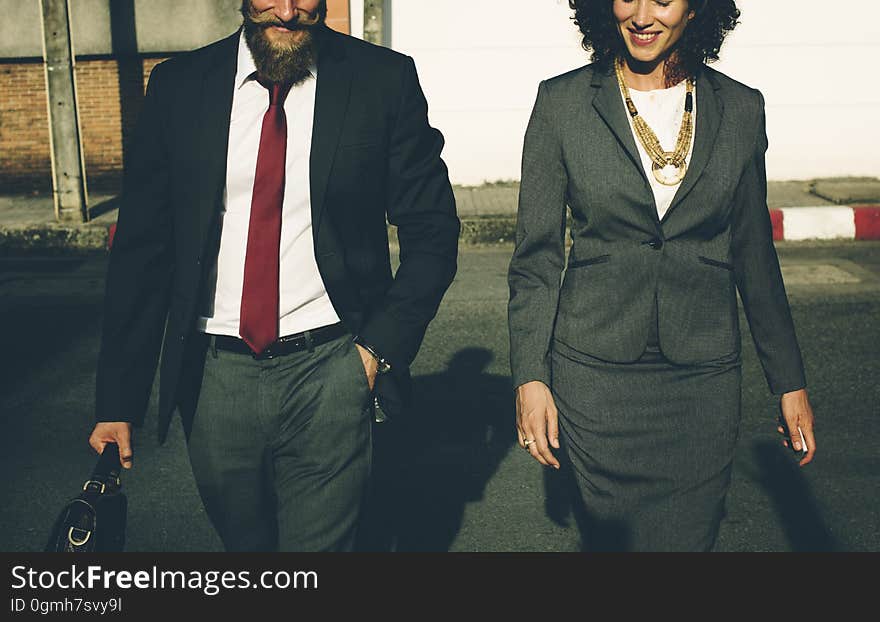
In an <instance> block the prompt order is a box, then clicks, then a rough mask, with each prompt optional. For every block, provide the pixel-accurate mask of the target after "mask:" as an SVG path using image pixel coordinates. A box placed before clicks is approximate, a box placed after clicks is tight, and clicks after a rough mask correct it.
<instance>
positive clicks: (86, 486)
mask: <svg viewBox="0 0 880 622" xmlns="http://www.w3.org/2000/svg"><path fill="white" fill-rule="evenodd" d="M89 484H97V485H99V486H100V487H101V489H100V490H99V491H98V494H99V495H103V494H104V491H105V490H106V489H107V484H105V483H104V482H99V481H98V480H96V479H90V480H89V481H87V482H86V483H85V484H83V490H84V491H88V489H89Z"/></svg>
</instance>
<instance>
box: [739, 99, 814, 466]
mask: <svg viewBox="0 0 880 622" xmlns="http://www.w3.org/2000/svg"><path fill="white" fill-rule="evenodd" d="M756 108H757V113H756V114H757V117H758V119H759V123H758V131H757V133H756V136H755V146H754V150H753V153H752V157H751V159H750V161H749V163H748V164H747V166H746V169H745V171H744V172H743V174H742V177H741V178H740V181H739V186H738V187H737V190H736V195H735V199H734V201H735V202H734V207H733V227H732V254H733V267H734V275H735V277H736V285H737V289H738V290H739V293H740V297H741V298H742V301H743V307H744V308H745V312H746V318H747V319H748V322H749V328H750V329H751V332H752V338H753V340H754V342H755V349H756V350H757V352H758V358H759V360H760V361H761V366H762V367H763V369H764V375H765V377H766V378H767V383H768V384H769V385H770V390H771V391H772V392H773V393H774V394H775V395H781V396H782V398H781V402H780V408H781V411H782V415H783V416H784V418H785V420H786V422H787V423H788V426H789V429H791V430H792V434H793V437H794V438H793V439H792V440H793V441H794V440H797V443H796V445H799V444H800V440H799V435H798V433H797V428H800V429H801V430H802V431H803V433H804V436H805V437H806V441H807V447H808V450H809V451H808V453H807V455H806V456H805V457H804V459H803V460H802V461H801V464H802V465H803V464H806V463H808V462H810V460H812V458H813V454H814V453H815V450H816V443H815V438H814V436H813V413H812V409H811V408H810V405H809V400H808V399H807V394H806V390H805V388H804V387H805V386H806V379H805V375H804V364H803V360H802V358H801V350H800V346H799V345H798V342H797V336H796V334H795V329H794V322H793V321H792V318H791V309H790V307H789V304H788V297H787V296H786V293H785V285H784V284H783V281H782V272H781V270H780V269H779V258H778V257H777V255H776V248H775V247H774V245H773V226H772V223H771V221H770V211H769V210H768V208H767V172H766V167H765V160H764V154H765V153H766V151H767V131H766V118H765V114H764V98H763V96H762V95H761V94H760V93H758V103H757V106H756Z"/></svg>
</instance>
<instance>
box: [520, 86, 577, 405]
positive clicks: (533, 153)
mask: <svg viewBox="0 0 880 622" xmlns="http://www.w3.org/2000/svg"><path fill="white" fill-rule="evenodd" d="M550 106H551V102H550V95H549V94H548V92H547V86H546V83H544V82H542V83H541V85H540V87H539V88H538V98H537V101H536V102H535V107H534V109H533V111H532V116H531V119H530V120H529V125H528V129H527V130H526V136H525V145H524V147H523V158H522V177H521V182H520V190H519V209H518V211H517V223H516V249H515V250H514V252H513V258H512V259H511V261H510V268H509V271H508V284H509V286H510V302H509V304H508V325H509V329H510V366H511V370H512V372H513V385H514V386H515V387H517V386H520V385H521V384H524V383H526V382H529V381H533V380H539V381H541V382H543V383H544V384H546V385H548V386H549V384H550V364H549V358H548V357H549V351H550V340H551V338H552V336H553V323H554V320H555V318H556V307H557V304H558V301H559V288H560V277H561V274H562V270H563V267H564V264H565V245H564V236H565V209H566V208H565V192H566V187H567V185H568V175H567V173H566V170H565V164H564V162H563V159H562V145H561V142H560V140H559V135H558V132H557V131H556V129H555V127H554V124H553V120H552V116H551V115H552V111H551V110H550Z"/></svg>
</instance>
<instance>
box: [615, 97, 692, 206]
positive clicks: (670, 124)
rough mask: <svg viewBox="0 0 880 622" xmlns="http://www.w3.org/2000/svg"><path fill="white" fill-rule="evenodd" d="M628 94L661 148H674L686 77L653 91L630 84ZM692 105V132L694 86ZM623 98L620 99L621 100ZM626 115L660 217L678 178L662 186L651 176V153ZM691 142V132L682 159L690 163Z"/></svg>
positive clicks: (674, 191) (652, 163)
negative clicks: (685, 153) (673, 84)
mask: <svg viewBox="0 0 880 622" xmlns="http://www.w3.org/2000/svg"><path fill="white" fill-rule="evenodd" d="M629 93H630V97H631V98H632V100H633V103H634V104H635V105H636V109H638V111H639V115H640V116H641V117H642V118H643V119H644V120H645V122H646V123H647V124H648V126H649V127H650V128H651V129H652V130H654V133H655V134H656V135H657V139H658V140H659V141H660V145H662V147H663V149H664V150H666V151H672V150H673V149H675V143H676V142H678V132H679V130H680V129H681V119H682V117H683V116H684V100H685V94H686V93H687V81H686V80H682V81H681V82H679V83H678V84H676V85H675V86H673V87H670V88H668V89H657V90H654V91H636V90H634V89H633V88H632V87H630V89H629ZM621 97H623V93H622V92H621ZM693 99H694V109H693V123H694V135H696V124H697V89H696V87H695V88H694V97H693ZM625 102H626V100H625V99H624V103H625ZM626 116H627V118H629V124H630V128H631V129H632V133H633V139H635V141H636V147H638V150H639V155H640V156H641V159H642V166H643V167H644V169H645V175H647V177H648V182H649V183H650V184H651V190H652V191H653V193H654V202H655V203H656V204H657V216H658V217H659V218H660V219H662V218H663V216H664V215H665V214H666V211H667V210H668V209H669V206H670V205H671V204H672V199H673V198H675V193H676V192H677V191H678V187H679V186H680V185H681V182H679V183H677V184H676V185H674V186H666V185H664V184H661V183H660V182H659V181H657V179H656V178H655V177H654V173H653V170H652V167H653V166H654V162H653V160H651V156H649V155H648V152H647V151H646V150H645V148H644V147H643V146H642V142H641V141H640V140H639V137H638V135H637V134H636V129H635V125H633V121H632V117H630V116H629V114H627V115H626ZM693 145H694V136H691V144H690V145H689V146H688V152H687V155H686V157H685V162H686V163H687V164H688V165H690V163H691V153H692V151H693Z"/></svg>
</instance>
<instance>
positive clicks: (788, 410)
mask: <svg viewBox="0 0 880 622" xmlns="http://www.w3.org/2000/svg"><path fill="white" fill-rule="evenodd" d="M779 411H780V416H781V418H782V419H783V420H784V421H785V425H786V426H788V429H789V431H790V433H791V436H790V437H789V436H786V434H785V428H783V427H782V425H780V426H779V427H778V428H776V431H777V432H779V433H780V434H782V435H783V437H784V438H783V440H782V444H783V445H785V446H786V447H788V445H789V443H791V445H792V446H793V447H794V449H795V450H796V451H802V450H803V447H802V446H801V435H800V434H798V429H800V431H801V432H803V433H804V440H805V441H806V442H807V453H806V454H804V457H803V459H802V460H801V461H800V466H805V465H807V464H809V463H810V462H812V461H813V457H814V456H815V455H816V435H815V432H814V430H813V427H814V425H815V420H814V418H813V409H812V407H811V406H810V400H809V398H808V397H807V390H806V389H800V390H798V391H792V392H790V393H785V394H784V395H783V396H782V399H781V400H780V402H779Z"/></svg>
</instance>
